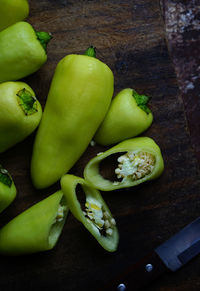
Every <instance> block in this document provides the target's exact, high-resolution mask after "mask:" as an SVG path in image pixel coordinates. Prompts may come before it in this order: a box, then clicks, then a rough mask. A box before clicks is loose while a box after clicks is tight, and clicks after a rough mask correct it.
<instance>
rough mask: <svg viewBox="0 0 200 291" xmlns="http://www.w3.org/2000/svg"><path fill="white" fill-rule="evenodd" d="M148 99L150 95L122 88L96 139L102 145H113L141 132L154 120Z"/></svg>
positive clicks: (113, 101) (112, 103)
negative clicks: (148, 105)
mask: <svg viewBox="0 0 200 291" xmlns="http://www.w3.org/2000/svg"><path fill="white" fill-rule="evenodd" d="M148 101H149V97H147V96H145V95H139V94H138V93H137V92H136V91H135V90H133V89H130V88H128V89H124V90H122V91H121V92H120V93H119V94H117V96H116V97H115V98H114V99H113V100H112V102H111V105H110V108H109V110H108V112H107V114H106V117H105V119H104V120H103V122H102V124H101V125H100V127H99V129H98V130H97V133H96V135H95V137H94V140H95V141H96V142H97V143H99V144H101V145H111V144H114V143H118V142H120V141H122V140H125V139H128V138H131V137H135V136H137V135H139V134H141V133H142V132H143V131H145V130H146V129H147V128H148V127H149V126H150V125H151V123H152V121H153V115H152V112H151V110H150V109H149V108H148V107H147V103H148Z"/></svg>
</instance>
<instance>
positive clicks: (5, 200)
mask: <svg viewBox="0 0 200 291" xmlns="http://www.w3.org/2000/svg"><path fill="white" fill-rule="evenodd" d="M16 193H17V191H16V188H15V184H14V182H13V180H12V178H11V176H10V174H9V173H8V171H7V170H6V169H3V167H2V166H1V165H0V213H1V212H2V211H3V210H4V209H5V208H6V207H8V206H9V205H10V204H11V203H12V202H13V200H14V199H15V197H16Z"/></svg>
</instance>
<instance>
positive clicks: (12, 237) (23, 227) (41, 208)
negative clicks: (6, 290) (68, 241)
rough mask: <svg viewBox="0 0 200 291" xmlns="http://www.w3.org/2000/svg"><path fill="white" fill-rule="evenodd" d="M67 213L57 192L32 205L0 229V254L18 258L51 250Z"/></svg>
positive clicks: (60, 195) (66, 208) (62, 197)
mask: <svg viewBox="0 0 200 291" xmlns="http://www.w3.org/2000/svg"><path fill="white" fill-rule="evenodd" d="M67 214H68V207H67V205H66V201H65V199H64V196H63V193H62V191H61V190H60V191H57V192H56V193H54V194H52V195H51V196H49V197H47V198H46V199H44V200H42V201H40V202H39V203H37V204H35V205H33V206H32V207H30V208H29V209H27V210H26V211H24V212H22V213H21V214H19V215H18V216H17V217H15V218H14V219H13V220H11V221H10V222H9V223H8V224H6V225H5V226H4V227H3V228H2V229H0V254H4V255H22V254H31V253H36V252H41V251H47V250H50V249H52V248H53V247H54V246H55V244H56V243H57V241H58V238H59V236H60V234H61V232H62V228H63V226H64V223H65V220H66V217H67Z"/></svg>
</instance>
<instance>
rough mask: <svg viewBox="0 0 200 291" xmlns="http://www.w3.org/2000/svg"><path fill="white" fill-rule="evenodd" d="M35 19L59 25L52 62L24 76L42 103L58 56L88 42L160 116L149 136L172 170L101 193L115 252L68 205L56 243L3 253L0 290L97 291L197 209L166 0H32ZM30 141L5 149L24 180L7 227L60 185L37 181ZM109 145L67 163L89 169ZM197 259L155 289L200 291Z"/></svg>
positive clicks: (78, 170)
mask: <svg viewBox="0 0 200 291" xmlns="http://www.w3.org/2000/svg"><path fill="white" fill-rule="evenodd" d="M28 21H29V22H30V23H31V24H33V26H34V27H35V28H36V29H37V30H46V31H50V32H52V34H53V39H52V41H51V42H50V43H49V45H48V61H47V63H46V64H45V65H44V66H43V67H42V68H41V69H40V70H39V71H38V72H37V73H35V74H33V75H32V76H30V77H28V78H26V79H25V81H26V82H27V83H28V84H29V85H30V86H32V88H33V89H34V90H35V92H36V94H37V97H38V99H39V100H40V101H41V103H42V105H43V106H44V104H45V101H46V97H47V94H48V90H49V86H50V82H51V79H52V76H53V73H54V70H55V67H56V64H57V63H58V61H59V60H60V59H61V58H62V57H64V56H65V55H67V54H70V53H79V54H81V53H83V52H84V51H85V49H86V48H87V47H88V46H89V45H91V44H92V45H94V46H95V47H96V48H97V57H98V58H99V59H100V60H102V61H103V62H105V63H106V64H108V65H109V66H110V68H111V69H112V70H113V73H114V76H115V93H117V92H119V91H120V90H121V89H124V88H127V87H132V88H134V89H135V90H137V91H138V92H139V93H144V94H147V95H150V96H152V99H151V104H150V107H151V109H152V111H153V113H154V122H153V124H152V126H151V128H150V129H149V130H148V131H147V132H146V133H145V134H144V135H146V136H149V137H152V138H153V139H154V140H155V141H156V142H157V143H158V144H159V146H160V148H161V150H162V153H163V157H164V161H165V171H164V173H163V175H162V176H161V177H160V178H159V179H158V180H155V181H153V182H148V183H146V184H143V185H140V186H137V187H134V188H131V189H127V190H119V191H114V192H110V193H102V195H103V197H104V199H105V200H106V202H107V204H108V205H109V207H110V209H111V211H112V213H113V215H114V217H115V218H116V221H117V225H118V228H119V233H120V243H119V248H118V250H117V252H115V253H112V254H111V253H108V252H106V251H104V250H103V249H102V248H101V247H100V246H99V245H98V243H97V242H96V241H95V240H94V239H93V237H92V236H91V235H90V234H89V233H88V232H87V231H86V230H85V229H84V227H83V226H82V225H81V224H80V223H79V222H77V221H76V220H75V218H74V217H73V216H72V215H71V214H70V215H69V217H68V219H67V222H66V225H65V227H64V229H63V233H62V235H61V237H60V239H59V241H58V244H57V246H56V247H55V248H54V250H52V251H49V252H46V253H40V254H34V255H30V256H23V257H1V264H0V273H1V280H0V290H1V291H4V290H6V291H11V290H12V291H16V290H22V288H23V290H31V291H33V290H34V291H36V290H53V289H54V290H60V291H65V290H67V291H71V290H73V291H74V290H96V289H97V287H98V286H99V284H101V283H103V282H106V281H109V279H110V278H111V277H112V276H113V275H116V273H118V272H121V271H122V270H123V268H124V267H127V266H128V265H129V264H132V263H134V262H136V261H137V260H138V259H140V258H141V257H142V256H143V255H145V254H146V253H148V252H149V251H150V250H151V249H152V248H154V247H156V246H158V245H159V244H160V243H162V242H163V241H165V240H166V239H167V238H169V237H170V236H171V235H173V234H174V233H175V232H177V231H178V230H180V229H181V228H182V227H183V226H185V225H186V224H188V223H189V222H191V221H192V220H193V219H195V218H196V217H198V216H199V214H200V200H199V190H200V183H199V170H198V164H197V160H196V157H195V155H194V152H193V149H192V145H191V142H190V136H189V132H188V128H187V122H186V118H185V112H184V107H183V102H182V98H181V97H180V94H179V91H178V86H177V82H176V76H175V73H174V69H173V66H172V63H171V59H170V57H169V54H168V49H167V45H166V42H165V32H164V24H163V20H162V17H161V11H160V6H159V1H158V0H154V1H152V0H140V1H128V0H124V1H120V0H111V1H103V0H100V1H97V0H94V1H91V0H87V1H86V0H77V1H71V0H70V1H66V0H42V1H33V0H30V17H29V18H28ZM77 134H78V130H77ZM33 140H34V134H32V135H31V136H30V137H29V138H27V139H26V140H25V141H24V142H22V143H20V144H18V145H17V146H15V147H14V148H12V149H10V150H9V151H7V152H6V153H4V154H1V155H0V161H1V163H2V164H3V165H4V167H6V168H7V169H8V170H9V171H10V173H11V174H12V176H13V179H14V181H15V183H16V186H17V189H18V196H17V198H16V200H15V202H14V203H13V204H12V205H11V206H10V207H9V208H8V209H7V210H6V211H5V212H4V213H2V214H1V220H0V226H3V225H4V224H5V223H6V222H8V221H9V220H11V219H12V218H13V217H15V216H16V215H17V214H19V213H20V212H22V211H23V210H25V209H27V208H28V207H30V206H31V205H33V204H34V203H36V202H38V201H40V200H41V199H43V198H45V197H46V196H48V195H50V194H52V193H53V192H54V191H55V190H57V189H58V188H59V183H57V184H56V185H54V186H53V187H51V188H49V189H45V190H42V191H37V190H35V189H34V188H33V186H32V183H31V178H30V173H29V168H30V159H31V152H32V145H33ZM103 150H105V148H103V147H100V146H97V145H96V146H95V147H91V146H89V147H88V149H87V151H86V152H85V154H84V155H83V156H82V158H81V159H80V160H79V161H78V162H77V164H76V165H75V166H74V167H73V169H72V170H71V171H70V172H71V173H73V174H75V175H79V176H82V173H83V169H84V166H85V164H86V163H87V161H88V160H89V159H90V158H92V157H93V156H94V155H95V154H96V153H98V152H99V151H103ZM199 262H200V258H196V259H195V261H193V262H192V263H191V264H189V265H188V266H186V267H185V268H183V269H182V270H181V271H179V272H177V273H176V274H170V275H168V274H167V275H166V276H164V277H163V278H161V279H160V280H159V281H157V282H155V283H154V285H152V287H149V290H169V291H171V290H181V291H182V290H198V289H192V288H189V289H184V288H185V286H186V285H185V284H186V280H187V283H188V280H189V278H190V272H193V273H192V274H193V277H192V278H193V279H192V280H193V282H194V283H195V284H196V285H194V286H199V285H200V279H198V278H197V274H198V269H199V268H197V266H198V264H199ZM195 267H196V269H195V271H192V270H194V268H195ZM195 272H196V273H195ZM198 284H199V285H198ZM188 286H190V287H192V286H193V285H192V284H189V285H187V288H188ZM179 288H180V289H179ZM194 288H195V287H194ZM146 290H148V289H146Z"/></svg>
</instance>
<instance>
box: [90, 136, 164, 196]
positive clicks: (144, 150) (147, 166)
mask: <svg viewBox="0 0 200 291" xmlns="http://www.w3.org/2000/svg"><path fill="white" fill-rule="evenodd" d="M111 157H113V158H114V161H112V163H113V165H114V166H115V169H113V172H112V173H111V174H112V175H111V176H112V178H110V177H109V178H107V177H105V178H104V177H103V176H102V175H101V171H100V170H101V167H102V166H103V163H106V159H107V161H108V160H109V159H108V158H111ZM108 166H109V167H110V168H112V165H111V164H109V165H108ZM163 169H164V162H163V158H162V155H161V152H160V148H159V147H158V145H157V144H156V143H155V142H154V141H153V139H151V138H149V137H137V138H133V139H129V140H126V141H123V142H121V143H119V144H118V145H116V146H114V147H112V148H111V149H109V150H107V151H106V152H104V153H99V154H97V156H96V157H94V158H93V159H91V160H90V161H89V163H88V164H87V165H86V167H85V170H84V177H85V179H86V180H87V181H88V182H90V183H91V184H92V186H93V187H95V188H97V189H99V190H103V191H111V190H116V189H120V188H128V187H132V186H136V185H138V184H140V183H143V182H145V181H148V180H152V179H156V178H157V177H159V176H160V175H161V173H162V172H163ZM112 180H113V181H112Z"/></svg>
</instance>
